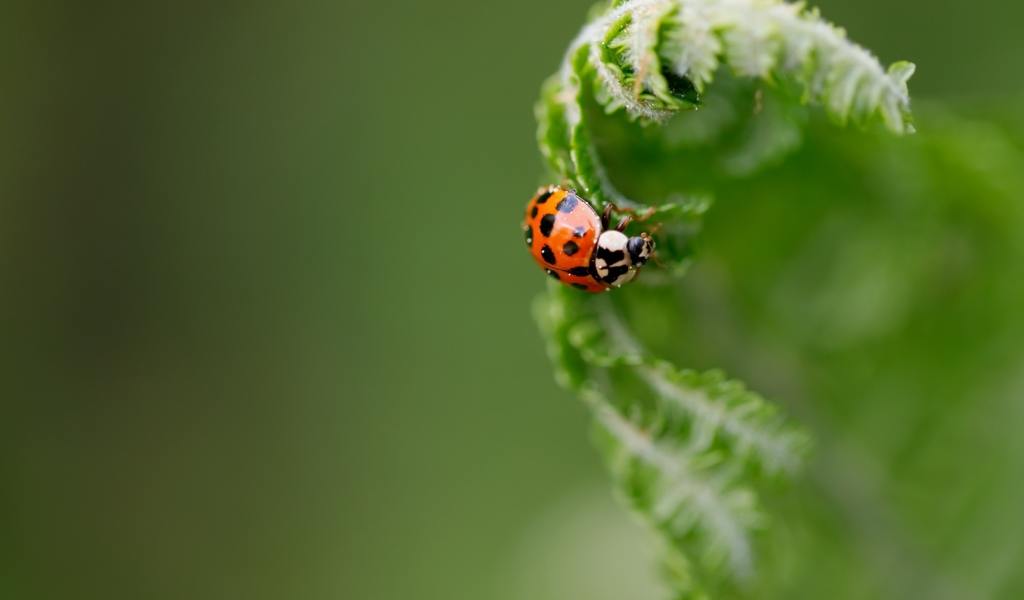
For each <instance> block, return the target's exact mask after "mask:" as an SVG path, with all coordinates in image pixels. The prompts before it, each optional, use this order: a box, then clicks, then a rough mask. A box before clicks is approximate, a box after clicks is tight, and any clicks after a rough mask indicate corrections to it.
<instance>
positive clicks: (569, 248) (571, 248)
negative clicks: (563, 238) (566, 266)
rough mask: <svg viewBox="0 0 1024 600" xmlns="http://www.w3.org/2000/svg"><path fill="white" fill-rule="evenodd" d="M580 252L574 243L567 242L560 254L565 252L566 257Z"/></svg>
mask: <svg viewBox="0 0 1024 600" xmlns="http://www.w3.org/2000/svg"><path fill="white" fill-rule="evenodd" d="M579 251H580V247H579V245H578V244H577V243H576V242H573V241H569V242H566V243H565V245H564V246H562V252H565V255H566V256H572V255H573V254H576V253H577V252H579Z"/></svg>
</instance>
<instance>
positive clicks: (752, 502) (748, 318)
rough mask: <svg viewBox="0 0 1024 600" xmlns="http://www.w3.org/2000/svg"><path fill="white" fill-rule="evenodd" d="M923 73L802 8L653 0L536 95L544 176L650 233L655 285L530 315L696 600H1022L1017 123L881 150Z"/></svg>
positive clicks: (941, 126)
mask: <svg viewBox="0 0 1024 600" xmlns="http://www.w3.org/2000/svg"><path fill="white" fill-rule="evenodd" d="M912 72H913V67H912V66H911V65H909V64H907V63H897V64H896V65H893V67H890V68H889V69H888V70H884V69H882V68H881V66H880V65H878V64H877V62H875V61H874V59H872V58H871V57H870V55H869V54H867V53H866V52H865V51H864V50H862V49H860V48H858V47H856V46H854V45H853V44H851V43H849V42H847V41H846V40H845V39H844V37H843V35H842V32H841V31H839V30H837V29H834V28H832V27H831V26H829V25H827V24H825V23H823V22H821V21H820V19H819V18H818V16H817V14H816V13H814V12H810V11H806V10H804V9H803V8H802V7H801V6H798V5H787V4H782V3H779V2H771V1H755V0H673V1H653V0H649V1H646V2H640V1H633V2H618V3H615V4H613V5H611V6H608V7H605V8H603V9H601V10H599V11H597V12H596V13H595V15H594V16H593V18H592V20H591V22H590V24H588V25H587V26H586V27H585V28H584V29H583V31H582V33H581V34H580V36H579V37H577V39H576V40H575V41H574V42H573V43H572V45H571V46H570V48H569V51H568V52H567V55H566V59H565V62H564V64H563V66H562V68H561V70H560V71H559V73H557V74H556V75H555V76H554V77H552V78H551V79H550V80H549V81H548V82H547V83H546V84H545V86H544V88H543V92H542V97H541V100H540V102H539V103H538V108H537V115H538V120H539V124H540V126H539V141H540V146H541V149H542V150H543V153H544V155H545V157H546V158H547V159H548V163H549V165H550V166H551V168H552V170H553V172H554V173H553V177H554V178H555V179H556V180H557V179H558V178H564V179H565V180H566V181H567V182H569V185H571V186H575V187H577V188H578V189H579V190H580V191H581V193H582V194H583V195H584V196H586V197H588V198H591V199H593V201H594V202H595V203H596V204H597V205H598V208H600V207H603V206H604V204H605V203H606V202H609V201H613V202H615V203H616V204H617V205H619V206H628V207H632V208H638V209H641V210H642V209H645V208H646V207H647V206H655V207H656V211H657V212H656V215H655V216H654V218H653V220H654V221H655V222H661V223H663V227H662V228H661V230H660V231H659V234H658V238H657V241H658V253H659V256H660V258H661V260H662V262H664V263H666V265H667V266H668V269H667V270H665V271H659V270H657V269H655V268H653V267H652V266H648V267H645V271H644V272H643V274H642V276H641V277H640V278H639V280H638V281H637V282H636V283H631V284H630V285H628V286H625V287H623V288H621V289H619V290H616V291H614V292H612V293H609V294H604V295H601V296H599V297H594V296H589V295H586V294H582V293H579V292H576V291H574V290H571V289H567V288H563V287H561V286H559V285H558V284H557V283H553V282H552V283H550V284H549V289H548V290H547V292H546V293H545V294H544V295H542V296H541V297H540V298H538V299H537V301H536V304H535V307H534V312H535V315H536V318H537V321H538V322H539V324H540V327H541V330H542V332H543V334H544V336H545V338H546V339H547V342H548V348H549V354H550V355H551V357H552V359H553V361H554V363H555V366H556V374H557V378H558V380H559V382H560V383H561V384H562V385H564V386H566V387H568V388H570V389H572V390H574V391H576V392H577V393H578V394H579V395H580V396H581V397H582V398H583V400H584V402H585V404H586V405H587V406H588V407H590V409H591V410H592V411H593V414H594V416H595V438H596V441H597V444H598V446H599V448H600V449H601V450H602V451H603V453H604V455H605V457H606V459H607V463H608V465H609V467H610V470H611V472H612V474H613V476H614V478H615V480H616V483H617V489H618V491H619V492H620V494H619V495H620V496H621V497H622V498H623V499H624V500H625V501H626V503H627V504H628V505H629V506H630V507H631V508H632V509H633V512H634V513H635V514H637V515H639V517H640V518H641V520H642V521H643V522H645V523H646V524H647V525H648V526H649V528H650V530H651V531H653V532H655V534H656V536H655V537H656V539H658V540H660V546H661V547H662V548H663V552H662V555H663V557H664V561H663V562H664V565H665V569H664V570H665V572H666V574H667V575H668V580H669V581H670V582H671V583H672V587H673V589H674V590H675V591H676V594H677V597H678V598H680V599H682V598H708V599H716V600H717V599H722V598H787V599H794V598H807V599H820V598H829V599H830V600H831V599H844V598H873V599H877V598H892V599H894V600H895V599H900V600H903V599H906V598H928V599H929V600H934V599H936V598H941V599H948V600H961V599H964V598H1006V599H1010V598H1018V597H1021V596H1022V595H1024V577H1022V576H1021V575H1020V573H1021V572H1022V571H1021V569H1019V565H1020V564H1021V562H1022V561H1024V550H1022V546H1021V544H1020V542H1019V540H1020V539H1022V537H1024V523H1022V522H1021V519H1020V518H1019V516H1018V515H1019V509H1018V507H1019V506H1020V505H1021V503H1024V486H1022V485H1021V484H1020V481H1021V478H1020V476H1019V473H1020V469H1021V468H1022V467H1024V445H1021V444H1020V443H1019V442H1018V441H1017V440H1018V439H1019V431H1020V428H1021V427H1022V426H1024V412H1022V411H1021V409H1020V406H1021V405H1020V394H1021V389H1024V383H1022V379H1021V376H1020V373H1021V364H1024V363H1022V360H1024V359H1022V358H1021V357H1024V319H1021V318H1020V315H1021V314H1022V313H1021V311H1020V307H1021V306H1024V278H1022V277H1020V268H1021V267H1020V265H1022V264H1024V244H1022V243H1021V240H1022V239H1024V236H1022V235H1021V232H1022V231H1024V116H1022V113H1021V111H1020V109H1019V106H1020V104H1019V102H1010V103H1008V104H1006V105H1002V104H1000V103H990V104H988V105H980V106H979V105H975V106H974V107H968V108H960V109H958V110H951V109H950V108H948V107H946V106H943V105H941V104H937V103H920V102H919V103H917V105H916V107H915V113H916V116H915V120H916V122H917V124H918V126H919V129H920V131H919V132H917V133H915V134H914V135H910V136H903V135H893V133H895V134H902V133H906V132H908V131H911V130H912V129H911V127H910V116H909V112H908V106H909V101H908V99H907V92H906V87H905V84H906V80H907V78H908V77H909V76H910V75H911V73H912ZM848 121H853V122H855V123H856V124H858V125H859V127H854V128H842V127H836V125H837V124H838V125H842V124H844V123H846V122H848ZM886 130H888V131H886ZM613 182H614V183H613ZM712 202H713V203H714V210H709V209H710V207H711V205H712ZM698 233H699V236H700V243H701V248H702V250H701V257H700V260H698V261H696V262H694V261H693V256H694V250H695V247H696V246H695V244H696V240H697V238H698ZM684 273H686V277H681V276H682V275H683V274H684ZM670 361H671V362H670ZM675 364H690V365H694V366H698V367H700V368H701V369H707V368H710V367H715V366H718V367H725V368H727V369H728V370H729V371H731V372H739V373H743V374H744V375H745V378H748V379H754V380H757V381H758V382H759V383H758V386H759V387H767V388H768V389H769V391H771V393H772V394H771V395H773V396H776V397H778V398H779V399H780V401H782V402H785V403H786V404H787V407H788V408H789V409H790V411H791V412H793V413H795V414H796V416H797V417H798V420H799V422H801V423H802V424H803V425H802V426H794V425H792V424H789V423H787V422H786V421H785V420H783V419H782V417H780V415H779V412H778V411H777V410H776V409H775V408H774V406H773V405H772V404H770V403H768V402H766V401H764V400H763V399H762V398H761V397H760V396H758V395H756V394H753V393H751V392H748V391H747V390H745V389H744V388H743V386H742V385H740V384H739V383H736V382H733V381H730V380H728V379H727V378H726V377H725V376H723V375H722V374H721V373H720V372H719V371H717V370H711V371H708V372H701V371H699V370H698V371H689V370H682V369H679V368H677V367H675V366H674V365H675ZM808 432H813V433H814V435H813V438H814V448H815V450H814V451H813V452H811V453H808V449H809V447H810V439H811V437H812V436H811V435H810V433H808ZM808 457H810V458H809V459H808Z"/></svg>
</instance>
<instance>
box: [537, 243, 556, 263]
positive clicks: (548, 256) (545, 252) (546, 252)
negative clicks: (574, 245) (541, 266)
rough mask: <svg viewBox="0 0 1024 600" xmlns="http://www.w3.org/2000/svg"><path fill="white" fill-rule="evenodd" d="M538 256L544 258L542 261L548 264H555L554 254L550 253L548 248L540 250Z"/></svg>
mask: <svg viewBox="0 0 1024 600" xmlns="http://www.w3.org/2000/svg"><path fill="white" fill-rule="evenodd" d="M540 255H541V256H543V257H544V260H546V261H548V263H550V264H552V265H553V264H555V253H554V252H552V251H551V247H550V246H544V247H543V248H541V249H540Z"/></svg>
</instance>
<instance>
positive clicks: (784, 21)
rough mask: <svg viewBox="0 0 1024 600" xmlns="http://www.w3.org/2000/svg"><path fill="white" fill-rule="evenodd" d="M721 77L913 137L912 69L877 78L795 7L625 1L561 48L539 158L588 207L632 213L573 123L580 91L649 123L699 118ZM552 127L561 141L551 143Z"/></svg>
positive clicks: (878, 73)
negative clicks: (786, 89) (777, 88)
mask: <svg viewBox="0 0 1024 600" xmlns="http://www.w3.org/2000/svg"><path fill="white" fill-rule="evenodd" d="M723 67H724V68H728V69H730V70H731V71H732V72H734V73H735V74H737V75H740V76H744V77H751V78H756V79H760V80H763V81H767V82H774V81H777V80H786V81H791V82H793V83H794V84H796V85H798V86H799V87H800V88H802V90H803V100H804V101H806V102H814V103H817V104H822V105H824V106H825V108H826V110H827V111H828V112H829V114H830V115H832V117H833V118H834V119H835V120H836V121H837V122H839V123H842V124H845V123H846V122H848V121H850V120H853V121H855V122H858V123H866V122H868V121H870V120H871V119H872V118H875V117H877V118H879V119H880V120H881V121H882V122H884V123H885V124H886V126H887V127H888V128H889V129H890V130H892V131H893V132H894V133H897V134H901V133H905V132H911V131H913V126H912V125H911V122H912V119H911V114H910V96H909V93H908V91H907V80H908V79H909V78H910V77H911V75H913V73H914V65H913V64H911V63H907V62H897V63H894V64H893V65H891V66H890V67H889V68H888V69H885V68H884V67H883V66H882V65H881V64H880V63H879V62H878V60H877V59H876V58H875V57H874V56H873V55H872V54H871V53H870V52H868V51H867V50H865V49H864V48H862V47H860V46H858V45H856V44H854V43H852V42H850V41H849V40H848V39H847V38H846V33H845V32H844V31H843V30H842V29H840V28H837V27H835V26H833V25H831V24H830V23H828V22H826V21H824V20H822V19H821V18H820V16H819V14H818V12H817V11H816V10H808V9H806V8H804V5H803V4H789V3H786V2H782V1H781V0H627V1H626V2H622V3H618V4H616V5H614V6H613V8H611V9H610V10H608V11H607V12H606V13H604V14H603V15H600V16H598V17H597V18H596V19H594V20H593V21H592V22H591V23H589V24H588V25H586V26H585V27H584V28H583V29H582V31H581V32H580V33H579V35H578V36H577V37H576V39H575V40H573V42H572V43H571V44H570V46H569V49H568V51H567V53H566V57H565V60H564V61H563V64H562V67H561V69H560V70H559V73H558V74H557V75H556V76H554V78H553V79H552V80H551V82H549V84H548V87H547V88H546V91H545V94H544V95H543V97H542V99H541V106H540V107H539V109H538V117H539V120H540V122H541V131H540V134H539V140H540V145H541V148H542V149H543V151H544V153H545V155H546V156H548V158H549V160H551V164H552V166H553V167H554V168H555V169H556V171H557V172H558V173H560V174H562V175H564V176H566V177H567V178H568V179H570V180H572V181H573V182H574V183H575V184H576V185H577V187H578V188H580V189H582V190H584V191H585V192H587V193H588V194H589V195H591V196H592V197H594V199H595V200H596V201H597V202H598V203H600V204H603V203H604V202H615V203H616V204H626V205H629V206H633V205H634V204H633V203H630V202H629V200H628V199H627V198H625V197H623V196H622V194H620V193H618V191H617V190H615V188H614V186H612V185H611V182H610V181H609V180H608V177H607V175H606V173H605V170H604V167H603V166H602V164H601V161H600V158H599V157H598V153H597V151H596V148H595V147H594V144H593V141H592V135H591V132H590V131H589V128H588V127H587V126H586V124H585V119H584V118H583V117H584V112H585V110H586V107H585V96H586V91H587V90H586V89H585V88H587V87H589V85H592V86H593V88H594V90H593V91H594V98H595V100H596V101H597V102H598V103H599V104H601V105H603V106H604V107H605V110H606V111H608V112H614V111H616V110H618V109H620V108H622V109H625V111H626V112H627V113H628V114H629V116H630V117H631V118H639V119H641V120H642V121H645V122H656V123H660V122H664V121H666V120H667V119H668V118H670V117H671V116H672V115H674V114H675V113H677V112H679V111H680V110H688V109H697V108H700V107H701V106H702V104H701V102H700V101H699V99H698V94H699V93H701V92H703V91H704V90H705V88H706V87H707V86H708V85H709V84H710V83H712V81H713V80H714V77H715V74H716V72H717V71H719V70H720V69H721V68H723ZM588 84H589V85H588ZM559 120H561V121H562V123H556V121H559ZM556 129H557V130H559V132H560V133H562V135H552V133H553V132H554V130H556ZM565 156H568V157H571V160H569V161H566V160H564V157H565Z"/></svg>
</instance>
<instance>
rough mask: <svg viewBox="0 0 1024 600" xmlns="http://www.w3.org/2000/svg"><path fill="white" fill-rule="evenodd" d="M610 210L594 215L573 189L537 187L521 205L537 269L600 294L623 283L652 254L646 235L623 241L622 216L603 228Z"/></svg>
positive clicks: (524, 227) (567, 283)
mask: <svg viewBox="0 0 1024 600" xmlns="http://www.w3.org/2000/svg"><path fill="white" fill-rule="evenodd" d="M612 207H613V206H612V205H611V204H609V205H608V207H607V208H605V210H604V213H603V214H601V215H599V214H597V211H596V210H594V207H592V206H591V205H590V204H589V203H588V202H587V201H586V200H584V199H583V198H580V197H579V196H577V195H576V190H564V189H562V188H560V187H557V186H549V187H544V188H541V189H540V190H538V191H537V194H536V195H535V196H534V197H533V199H532V200H530V203H529V204H527V205H526V220H525V221H524V222H523V232H524V233H525V235H526V245H527V247H529V248H530V254H532V255H533V259H534V260H535V261H537V264H538V265H540V268H542V269H544V271H545V272H546V273H547V274H548V275H550V276H551V277H553V278H555V279H557V280H559V281H561V282H562V283H564V284H566V285H571V286H572V287H574V288H577V289H580V290H585V291H588V292H606V291H608V290H610V289H612V288H617V287H619V286H621V285H622V284H624V283H629V282H630V281H632V280H633V278H634V277H636V275H637V273H638V272H639V270H640V267H642V266H643V265H644V263H646V262H647V260H648V259H650V258H651V254H652V253H653V252H654V239H653V238H651V236H649V235H648V234H647V233H641V234H640V235H638V236H634V237H626V234H624V233H623V230H624V229H626V226H627V225H628V224H629V221H630V217H629V216H627V217H625V218H624V219H622V221H620V222H619V224H618V225H617V226H616V227H615V228H614V229H609V228H608V219H609V217H610V216H611V210H612Z"/></svg>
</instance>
